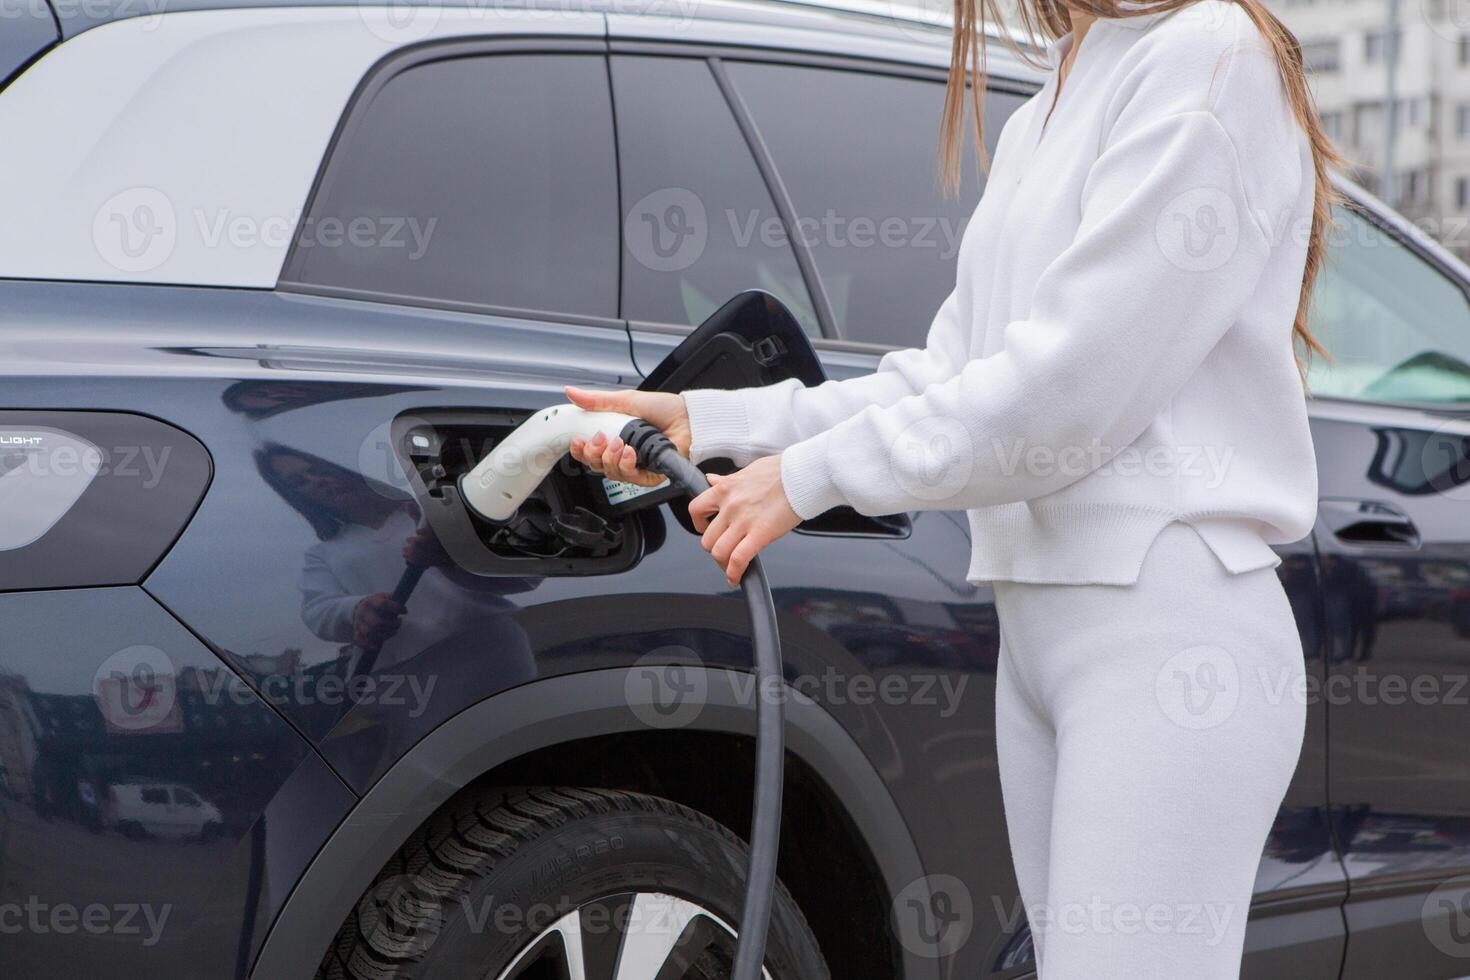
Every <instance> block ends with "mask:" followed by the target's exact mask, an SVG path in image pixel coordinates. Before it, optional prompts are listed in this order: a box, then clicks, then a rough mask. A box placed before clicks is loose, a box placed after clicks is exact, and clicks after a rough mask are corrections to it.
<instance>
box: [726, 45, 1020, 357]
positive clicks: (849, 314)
mask: <svg viewBox="0 0 1470 980" xmlns="http://www.w3.org/2000/svg"><path fill="white" fill-rule="evenodd" d="M729 71H730V78H731V80H732V81H733V82H734V84H735V87H736V89H738V90H739V92H740V95H741V97H742V99H743V100H744V102H745V103H746V105H747V107H748V108H749V110H750V113H751V116H752V118H753V120H754V122H755V125H756V128H757V129H758V130H759V131H760V134H761V138H762V140H763V141H764V142H765V144H766V146H767V147H768V148H769V149H770V152H771V155H772V157H773V159H774V161H775V164H776V170H777V172H778V173H779V174H780V176H781V182H782V183H783V184H784V185H785V188H786V191H787V193H788V194H790V196H791V199H792V204H793V207H794V208H795V210H796V213H797V215H798V217H799V218H800V219H801V228H802V234H803V236H804V237H805V239H806V240H807V241H808V242H810V243H811V246H812V252H813V256H814V258H815V260H816V264H817V270H818V273H819V275H820V276H821V278H822V286H823V289H824V290H825V291H826V293H827V297H828V299H829V300H830V301H831V303H832V312H833V316H834V318H835V319H836V321H837V325H838V330H839V333H840V335H841V336H842V337H843V338H845V339H847V340H856V341H865V342H868V343H875V344H885V345H888V346H896V347H900V346H901V347H907V346H913V345H916V344H922V343H923V342H924V337H925V335H926V333H927V332H928V329H929V324H930V322H931V321H932V320H933V318H934V313H935V311H936V310H938V308H939V305H940V303H942V302H943V301H944V298H945V297H946V296H948V295H949V293H950V291H951V290H952V289H953V288H954V281H955V267H956V265H957V259H958V250H959V243H960V236H961V235H962V234H963V233H964V229H965V225H966V223H967V222H968V221H969V218H970V215H971V213H972V212H973V211H974V210H975V205H976V204H977V203H978V202H979V200H980V193H981V191H982V190H983V189H984V177H983V174H982V173H981V172H980V168H979V167H978V166H977V165H976V160H975V155H974V154H973V153H971V154H969V155H968V156H967V159H966V161H965V166H964V182H963V184H962V186H961V188H960V190H959V192H958V193H957V194H955V195H948V194H946V193H945V192H944V190H943V189H942V187H941V184H940V181H939V179H938V152H937V150H938V137H939V127H940V117H941V114H942V110H943V107H944V85H943V83H941V82H937V81H925V80H922V79H915V78H903V77H898V76H893V75H883V74H876V73H872V72H861V71H846V70H835V69H827V68H809V67H802V66H793V65H779V64H764V63H756V62H732V63H730V65H729ZM1024 99H1025V97H1024V96H1021V95H1015V94H1011V93H1007V92H991V93H990V94H989V95H988V96H987V98H986V107H985V112H986V137H987V142H988V144H989V147H990V149H991V150H994V148H995V142H996V140H997V139H998V138H999V135H1000V129H1001V126H1002V125H1004V123H1005V121H1006V119H1007V118H1009V116H1010V114H1011V113H1012V112H1014V111H1015V109H1016V108H1017V107H1018V106H1019V105H1020V104H1021V103H1022V102H1023V101H1024Z"/></svg>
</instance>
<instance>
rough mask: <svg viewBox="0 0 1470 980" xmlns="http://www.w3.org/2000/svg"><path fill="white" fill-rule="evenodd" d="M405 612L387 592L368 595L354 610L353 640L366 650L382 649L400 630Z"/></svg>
mask: <svg viewBox="0 0 1470 980" xmlns="http://www.w3.org/2000/svg"><path fill="white" fill-rule="evenodd" d="M403 612H404V610H403V607H402V606H401V605H399V604H398V603H396V602H394V601H393V597H392V596H391V595H389V594H388V593H386V592H379V593H377V594H375V595H370V596H366V597H365V598H364V599H363V600H362V601H361V602H359V603H358V604H357V605H356V606H355V607H354V608H353V610H352V642H353V643H354V644H355V645H357V646H358V647H361V648H362V649H364V650H378V649H381V648H382V646H383V644H384V643H387V642H388V641H389V640H391V639H392V638H393V634H394V633H397V632H398V627H399V626H401V625H402V621H403Z"/></svg>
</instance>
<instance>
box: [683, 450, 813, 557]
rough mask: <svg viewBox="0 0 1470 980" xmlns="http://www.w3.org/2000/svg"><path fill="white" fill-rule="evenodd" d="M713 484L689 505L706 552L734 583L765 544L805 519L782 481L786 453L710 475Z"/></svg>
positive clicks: (690, 513) (690, 514)
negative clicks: (727, 471) (798, 512)
mask: <svg viewBox="0 0 1470 980" xmlns="http://www.w3.org/2000/svg"><path fill="white" fill-rule="evenodd" d="M709 482H710V488H709V489H708V490H706V491H705V492H704V493H702V494H700V495H699V496H698V497H695V498H694V499H693V500H692V501H690V503H689V516H690V517H691V518H693V519H694V527H695V530H698V531H702V532H704V538H703V541H702V543H703V545H704V550H705V551H708V552H709V553H710V556H711V557H712V558H714V560H715V561H716V562H718V563H719V566H720V567H721V568H723V569H724V570H725V578H726V579H727V580H729V582H730V584H731V585H732V586H735V585H739V584H740V578H741V576H742V575H744V574H745V569H746V568H747V567H748V566H749V565H750V562H751V559H753V558H754V557H755V556H756V555H758V554H760V551H761V549H762V548H764V547H765V546H766V545H768V544H770V543H771V542H772V541H775V540H776V539H777V538H779V537H780V536H781V535H783V534H785V533H786V532H787V531H790V530H791V529H792V528H794V527H796V525H798V524H800V523H801V518H800V517H797V516H796V512H795V511H794V510H792V509H791V504H789V503H788V502H787V500H786V488H785V487H783V486H782V485H781V457H780V456H765V457H762V458H761V459H758V460H756V461H755V462H753V463H751V464H750V465H749V466H747V467H745V468H744V469H743V470H740V471H738V472H735V473H731V474H730V475H729V476H719V475H718V474H713V473H712V474H710V478H709Z"/></svg>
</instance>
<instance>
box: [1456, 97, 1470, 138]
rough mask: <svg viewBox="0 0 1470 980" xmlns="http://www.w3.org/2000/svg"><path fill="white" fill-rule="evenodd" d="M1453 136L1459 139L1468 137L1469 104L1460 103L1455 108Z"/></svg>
mask: <svg viewBox="0 0 1470 980" xmlns="http://www.w3.org/2000/svg"><path fill="white" fill-rule="evenodd" d="M1455 135H1456V136H1459V137H1460V138H1461V139H1464V138H1465V137H1467V136H1470V104H1467V103H1461V104H1460V105H1458V106H1456V107H1455Z"/></svg>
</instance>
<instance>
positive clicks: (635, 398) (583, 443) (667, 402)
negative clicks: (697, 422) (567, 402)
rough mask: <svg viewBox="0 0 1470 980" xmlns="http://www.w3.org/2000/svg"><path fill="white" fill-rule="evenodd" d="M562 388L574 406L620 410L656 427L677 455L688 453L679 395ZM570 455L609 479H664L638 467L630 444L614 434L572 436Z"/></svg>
mask: <svg viewBox="0 0 1470 980" xmlns="http://www.w3.org/2000/svg"><path fill="white" fill-rule="evenodd" d="M566 391H567V398H569V399H571V402H572V404H573V405H576V406H577V407H578V408H585V409H587V410H588V411H589V412H622V413H623V414H624V415H631V416H633V417H634V418H640V419H643V420H644V421H645V422H649V423H652V424H653V425H656V426H658V428H659V429H661V430H662V431H663V434H664V435H666V436H668V437H669V441H670V442H672V443H673V444H674V448H675V449H677V450H679V453H680V454H681V455H683V456H688V455H689V440H690V432H689V412H688V411H687V410H686V409H685V408H684V399H683V398H681V397H680V396H678V395H671V394H669V393H668V392H666V391H583V390H582V389H581V388H573V387H570V386H568V387H567V390H566ZM572 458H573V459H576V460H578V461H579V462H581V463H583V464H585V465H586V466H587V467H588V468H589V469H591V470H593V471H595V472H598V473H601V474H603V475H604V476H606V477H607V478H608V479H609V480H621V481H622V482H623V483H636V484H638V485H639V486H642V487H653V486H658V485H659V484H660V483H662V482H664V479H665V477H664V475H663V474H662V473H650V472H648V471H646V470H640V469H639V468H638V456H637V454H636V453H634V452H633V448H632V447H631V446H627V445H624V444H623V440H621V439H618V438H616V437H614V438H612V439H606V438H604V437H603V435H602V433H600V432H599V433H598V434H597V435H595V436H593V437H592V438H591V439H587V440H584V439H573V440H572Z"/></svg>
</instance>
